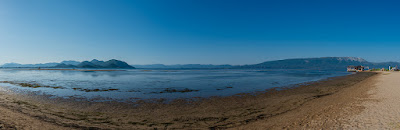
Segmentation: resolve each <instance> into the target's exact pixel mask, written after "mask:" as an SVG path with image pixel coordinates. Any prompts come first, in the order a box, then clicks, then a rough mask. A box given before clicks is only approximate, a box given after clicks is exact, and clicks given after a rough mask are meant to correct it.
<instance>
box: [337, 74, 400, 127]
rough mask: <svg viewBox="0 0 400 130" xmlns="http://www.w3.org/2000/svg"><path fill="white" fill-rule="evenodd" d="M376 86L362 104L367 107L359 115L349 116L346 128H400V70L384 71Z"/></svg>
mask: <svg viewBox="0 0 400 130" xmlns="http://www.w3.org/2000/svg"><path fill="white" fill-rule="evenodd" d="M375 86H376V87H375V88H373V89H372V90H370V91H369V93H370V94H371V96H370V97H369V98H365V99H360V100H365V102H363V103H362V104H361V106H364V107H365V109H364V110H363V111H362V112H361V113H360V114H358V115H355V116H351V117H349V118H347V119H346V120H348V123H347V124H343V125H342V128H345V129H363V130H377V129H400V72H382V73H381V74H380V75H379V77H377V82H376V84H375Z"/></svg>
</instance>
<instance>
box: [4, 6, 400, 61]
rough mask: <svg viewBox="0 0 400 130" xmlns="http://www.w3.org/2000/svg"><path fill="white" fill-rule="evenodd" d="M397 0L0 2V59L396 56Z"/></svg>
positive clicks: (369, 58)
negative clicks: (382, 0) (395, 0)
mask: <svg viewBox="0 0 400 130" xmlns="http://www.w3.org/2000/svg"><path fill="white" fill-rule="evenodd" d="M396 3H398V2H374V1H243V2H240V1H224V0H221V1H210V0H202V1H185V0H172V1H123V0H117V1H112V2H110V1H107V0H97V1H83V0H69V1H58V0H57V1H53V0H40V2H37V1H34V0H20V1H11V0H4V1H0V28H2V29H1V30H0V36H1V37H0V64H4V63H10V62H14V63H21V64H37V63H47V62H61V61H63V60H70V59H72V60H77V61H84V60H91V59H99V60H109V59H119V60H123V61H126V62H128V63H129V64H168V65H171V64H233V65H243V64H256V63H261V62H265V61H271V60H280V59H291V58H309V57H348V56H352V57H361V58H364V59H365V60H367V61H371V62H384V61H400V57H399V56H398V55H399V54H398V53H397V52H398V50H397V49H396V48H398V47H399V46H400V45H399V44H398V43H399V42H400V38H399V37H398V36H399V32H398V30H400V26H399V24H398V23H399V22H400V16H398V15H397V13H398V12H399V11H400V9H399V8H398V7H397V6H396V5H397V4H396Z"/></svg>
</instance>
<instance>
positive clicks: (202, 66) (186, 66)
mask: <svg viewBox="0 0 400 130" xmlns="http://www.w3.org/2000/svg"><path fill="white" fill-rule="evenodd" d="M132 66H134V67H136V68H143V69H146V68H157V69H172V68H177V69H213V68H219V69H221V68H225V69H226V68H232V67H233V66H232V65H211V64H183V65H180V64H178V65H164V64H150V65H132Z"/></svg>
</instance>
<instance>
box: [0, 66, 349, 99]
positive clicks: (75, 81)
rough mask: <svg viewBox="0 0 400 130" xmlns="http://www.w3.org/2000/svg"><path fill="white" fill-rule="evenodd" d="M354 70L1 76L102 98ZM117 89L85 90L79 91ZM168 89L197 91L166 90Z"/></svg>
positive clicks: (210, 90) (217, 92) (215, 92)
mask: <svg viewBox="0 0 400 130" xmlns="http://www.w3.org/2000/svg"><path fill="white" fill-rule="evenodd" d="M347 74H350V73H348V72H345V71H342V70H341V71H322V70H277V69H274V70H260V69H209V70H205V69H175V70H158V69H153V70H142V69H135V70H127V71H104V72H103V71H62V70H57V71H54V70H22V69H19V70H18V69H0V79H1V80H2V81H12V82H18V83H30V84H40V85H42V86H54V87H62V88H59V89H54V88H42V87H39V88H30V87H21V86H19V85H13V84H9V83H0V85H1V86H6V87H8V88H10V89H12V90H14V91H16V92H34V93H37V94H46V95H54V97H64V98H68V97H71V96H72V97H78V98H82V97H83V98H87V99H96V100H99V101H102V100H130V99H150V98H166V99H176V98H193V97H210V96H229V95H234V94H238V93H250V92H255V91H263V90H265V89H269V88H273V87H283V86H288V85H293V84H298V83H303V82H309V81H316V80H321V79H326V78H328V77H334V76H341V75H347ZM73 88H79V89H80V90H83V89H87V90H94V89H100V90H107V89H118V90H116V91H103V92H95V91H91V92H86V91H79V90H76V89H75V90H74V89H73ZM166 89H170V90H172V89H175V90H178V91H179V90H184V89H189V90H193V91H192V92H184V93H182V92H166V91H165V90H166Z"/></svg>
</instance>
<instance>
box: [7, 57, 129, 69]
mask: <svg viewBox="0 0 400 130" xmlns="http://www.w3.org/2000/svg"><path fill="white" fill-rule="evenodd" d="M1 67H3V68H33V67H36V68H37V67H43V68H122V69H134V68H135V67H133V66H130V65H128V64H127V63H126V62H124V61H120V60H115V59H112V60H109V61H99V60H96V59H94V60H92V61H83V62H78V61H62V62H60V63H44V64H18V63H7V64H4V65H2V66H1Z"/></svg>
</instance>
